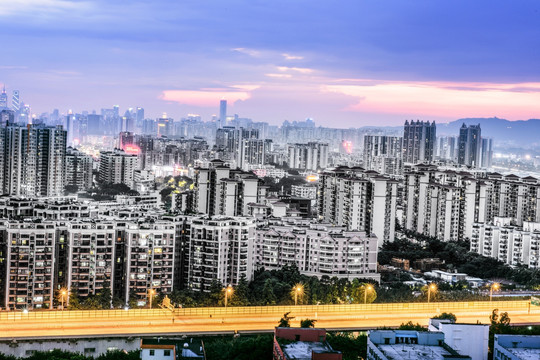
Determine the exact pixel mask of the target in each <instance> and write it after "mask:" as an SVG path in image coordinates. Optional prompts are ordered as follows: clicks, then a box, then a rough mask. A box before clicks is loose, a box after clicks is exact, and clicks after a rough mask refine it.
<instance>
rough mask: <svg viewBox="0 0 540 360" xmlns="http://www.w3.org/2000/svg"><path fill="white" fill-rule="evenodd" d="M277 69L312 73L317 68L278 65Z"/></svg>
mask: <svg viewBox="0 0 540 360" xmlns="http://www.w3.org/2000/svg"><path fill="white" fill-rule="evenodd" d="M277 69H278V70H279V71H283V72H290V71H292V72H297V73H301V74H311V73H313V72H315V70H313V69H309V68H300V67H288V66H278V67H277Z"/></svg>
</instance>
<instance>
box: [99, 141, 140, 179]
mask: <svg viewBox="0 0 540 360" xmlns="http://www.w3.org/2000/svg"><path fill="white" fill-rule="evenodd" d="M137 166H138V162H137V155H131V154H126V153H125V152H124V151H123V150H119V149H116V150H114V151H104V152H102V153H101V154H100V156H99V181H100V182H103V183H109V184H125V185H127V186H129V187H130V188H133V186H134V184H133V175H134V172H135V170H137V169H138V167H137Z"/></svg>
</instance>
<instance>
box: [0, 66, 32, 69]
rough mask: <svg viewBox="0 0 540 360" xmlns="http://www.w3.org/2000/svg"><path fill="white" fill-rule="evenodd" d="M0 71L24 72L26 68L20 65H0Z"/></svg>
mask: <svg viewBox="0 0 540 360" xmlns="http://www.w3.org/2000/svg"><path fill="white" fill-rule="evenodd" d="M0 69H2V70H25V69H28V66H22V65H0Z"/></svg>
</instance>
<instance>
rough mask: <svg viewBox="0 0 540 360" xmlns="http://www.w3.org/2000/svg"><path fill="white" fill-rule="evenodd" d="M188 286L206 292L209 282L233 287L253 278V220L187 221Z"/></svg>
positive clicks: (209, 218) (221, 218) (205, 219)
mask: <svg viewBox="0 0 540 360" xmlns="http://www.w3.org/2000/svg"><path fill="white" fill-rule="evenodd" d="M190 231H191V238H190V242H189V270H188V286H189V287H190V288H191V289H193V290H203V291H208V290H209V289H210V285H211V283H212V281H213V280H217V281H219V282H220V283H221V284H232V285H236V284H237V283H238V281H239V280H240V279H241V278H242V277H244V278H245V279H246V280H248V281H249V280H251V278H252V276H253V271H254V267H253V256H254V253H253V252H254V249H255V220H254V219H252V218H240V217H219V216H217V217H204V218H196V219H193V220H192V222H191V229H190Z"/></svg>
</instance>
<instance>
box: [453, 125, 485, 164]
mask: <svg viewBox="0 0 540 360" xmlns="http://www.w3.org/2000/svg"><path fill="white" fill-rule="evenodd" d="M481 135H482V130H481V129H480V124H478V125H469V126H466V125H465V124H463V125H462V126H461V128H460V129H459V143H458V164H460V165H466V166H470V167H473V168H478V167H480V165H481V155H482V153H481V148H482V137H481Z"/></svg>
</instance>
